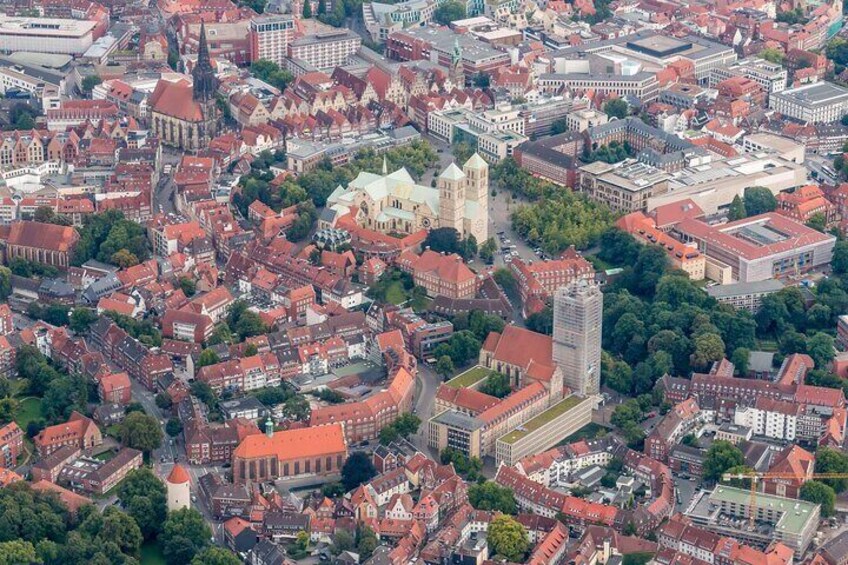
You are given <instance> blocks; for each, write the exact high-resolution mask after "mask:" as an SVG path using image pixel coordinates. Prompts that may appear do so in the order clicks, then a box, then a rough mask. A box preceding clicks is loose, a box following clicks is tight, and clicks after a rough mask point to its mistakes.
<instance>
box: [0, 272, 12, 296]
mask: <svg viewBox="0 0 848 565" xmlns="http://www.w3.org/2000/svg"><path fill="white" fill-rule="evenodd" d="M10 294H12V271H11V270H9V268H8V267H0V300H5V299H7V298H9V295H10Z"/></svg>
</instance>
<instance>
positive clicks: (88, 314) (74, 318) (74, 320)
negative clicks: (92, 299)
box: [68, 307, 98, 334]
mask: <svg viewBox="0 0 848 565" xmlns="http://www.w3.org/2000/svg"><path fill="white" fill-rule="evenodd" d="M97 318H98V316H97V313H96V312H95V311H94V310H91V309H89V308H81V307H80V308H74V309H73V310H72V311H71V317H70V323H69V324H68V326H69V327H70V328H71V329H72V330H73V331H74V332H75V333H78V334H79V333H85V332H87V331H88V328H89V327H90V326H91V324H93V323H94V322H96V321H97Z"/></svg>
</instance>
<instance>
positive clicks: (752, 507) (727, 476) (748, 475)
mask: <svg viewBox="0 0 848 565" xmlns="http://www.w3.org/2000/svg"><path fill="white" fill-rule="evenodd" d="M797 478H798V475H796V474H795V473H776V472H775V473H770V472H768V471H765V472H759V471H747V472H744V473H724V474H723V475H722V476H721V480H722V481H725V482H727V481H732V480H734V479H736V480H742V481H751V497H750V499H749V501H748V523H749V524H750V525H751V526H752V527H753V526H754V522H755V521H756V517H757V492H759V491H758V489H757V483H758V482H759V481H763V480H769V479H797ZM806 478H807V479H848V473H813V474H811V475H807V476H806Z"/></svg>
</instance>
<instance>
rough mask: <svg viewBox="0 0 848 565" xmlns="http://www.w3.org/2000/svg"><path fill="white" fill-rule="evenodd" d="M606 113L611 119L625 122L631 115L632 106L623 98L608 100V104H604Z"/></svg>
mask: <svg viewBox="0 0 848 565" xmlns="http://www.w3.org/2000/svg"><path fill="white" fill-rule="evenodd" d="M604 113H605V114H606V115H607V116H609V117H610V118H618V119H619V120H623V119H624V118H626V117H627V115H628V114H629V113H630V106H629V105H628V104H627V101H625V100H623V99H621V98H615V99H613V100H608V101H607V103H606V104H604Z"/></svg>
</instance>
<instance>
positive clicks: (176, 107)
mask: <svg viewBox="0 0 848 565" xmlns="http://www.w3.org/2000/svg"><path fill="white" fill-rule="evenodd" d="M193 92H194V89H193V88H192V87H191V85H190V84H189V83H188V82H187V81H182V80H181V81H178V82H171V81H169V80H160V81H159V83H158V84H157V85H156V89H155V90H154V91H153V94H151V95H150V107H151V108H152V109H153V111H154V112H159V113H161V114H165V115H166V116H171V117H174V118H177V119H179V120H185V121H189V122H199V121H202V120H203V111H202V110H201V108H200V104H198V103H197V102H196V101H195V100H194V98H193Z"/></svg>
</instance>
